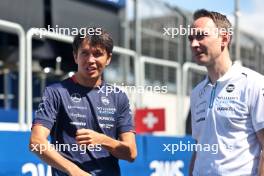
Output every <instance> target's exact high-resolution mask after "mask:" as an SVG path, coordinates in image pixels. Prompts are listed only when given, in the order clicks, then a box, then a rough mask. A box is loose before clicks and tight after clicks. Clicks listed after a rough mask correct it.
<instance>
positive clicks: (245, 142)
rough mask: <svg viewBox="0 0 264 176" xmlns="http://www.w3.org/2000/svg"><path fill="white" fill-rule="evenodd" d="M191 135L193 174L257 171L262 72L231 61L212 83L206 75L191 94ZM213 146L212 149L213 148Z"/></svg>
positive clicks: (263, 106) (263, 109)
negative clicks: (195, 147)
mask: <svg viewBox="0 0 264 176" xmlns="http://www.w3.org/2000/svg"><path fill="white" fill-rule="evenodd" d="M191 112H192V136H193V138H195V139H196V140H197V142H198V144H201V145H202V146H211V147H214V148H216V146H217V152H212V150H208V148H207V149H205V148H202V149H201V148H199V149H198V150H197V153H196V154H197V155H196V160H195V166H194V170H193V175H195V176H196V175H201V176H205V175H214V176H215V175H223V176H226V175H228V176H229V175H231V176H236V175H237V176H241V175H250V176H252V175H257V170H258V164H259V156H260V152H261V147H260V144H259V141H258V139H257V136H256V132H257V131H258V130H260V129H263V128H264V76H263V75H260V74H259V73H257V72H255V71H253V70H250V69H248V68H245V67H242V66H241V65H240V64H234V65H233V66H232V67H231V68H230V69H229V70H228V72H227V73H226V74H225V75H224V76H223V77H221V78H220V79H218V80H217V82H216V84H215V85H212V84H211V83H210V81H209V79H208V77H207V78H206V79H205V80H204V81H202V82H201V83H200V84H198V85H197V86H196V87H195V88H194V90H193V92H192V95H191ZM214 150H215V149H214Z"/></svg>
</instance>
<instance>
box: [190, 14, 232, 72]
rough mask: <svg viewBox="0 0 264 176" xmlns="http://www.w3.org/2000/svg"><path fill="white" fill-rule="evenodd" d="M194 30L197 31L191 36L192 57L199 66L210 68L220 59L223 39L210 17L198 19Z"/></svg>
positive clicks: (193, 26)
mask: <svg viewBox="0 0 264 176" xmlns="http://www.w3.org/2000/svg"><path fill="white" fill-rule="evenodd" d="M192 28H194V29H195V30H194V31H193V33H192V34H191V35H189V41H190V47H191V51H192V56H193V59H194V60H195V62H196V63H197V64H199V65H203V66H206V67H208V66H210V65H212V64H214V63H215V62H214V61H215V60H216V59H217V58H219V57H220V55H221V53H222V51H223V46H227V43H225V44H224V45H223V42H224V41H223V38H222V36H221V35H219V34H218V29H217V27H216V25H215V23H214V22H213V20H212V19H211V18H209V17H201V18H198V19H196V20H195V21H194V22H193V24H192Z"/></svg>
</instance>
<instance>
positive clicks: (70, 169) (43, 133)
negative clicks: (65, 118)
mask: <svg viewBox="0 0 264 176" xmlns="http://www.w3.org/2000/svg"><path fill="white" fill-rule="evenodd" d="M49 134H50V130H49V129H48V128H46V127H43V126H41V125H35V126H33V128H32V132H31V137H30V145H29V147H30V150H31V151H32V152H34V153H36V154H37V155H38V156H39V157H40V158H41V159H42V160H43V161H45V162H46V163H47V164H49V165H51V166H52V167H55V168H57V169H59V170H61V171H62V172H65V173H67V174H68V175H70V176H90V174H89V173H87V172H85V171H83V170H81V169H80V168H79V167H78V166H77V165H75V164H74V163H72V162H71V161H69V160H67V159H66V158H64V157H63V156H62V155H60V154H59V153H58V152H57V151H56V150H55V149H54V148H51V145H50V144H49V141H48V140H47V138H48V136H49Z"/></svg>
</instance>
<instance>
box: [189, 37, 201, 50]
mask: <svg viewBox="0 0 264 176" xmlns="http://www.w3.org/2000/svg"><path fill="white" fill-rule="evenodd" d="M190 44H191V47H192V48H195V47H198V46H199V42H198V40H196V39H195V38H194V39H193V40H192V41H190Z"/></svg>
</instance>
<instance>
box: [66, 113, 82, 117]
mask: <svg viewBox="0 0 264 176" xmlns="http://www.w3.org/2000/svg"><path fill="white" fill-rule="evenodd" d="M70 116H71V117H75V118H86V115H83V114H79V113H70Z"/></svg>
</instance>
